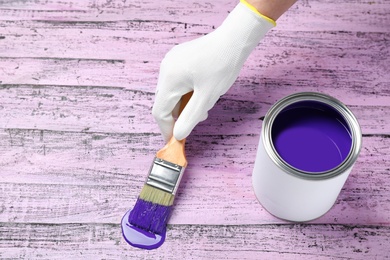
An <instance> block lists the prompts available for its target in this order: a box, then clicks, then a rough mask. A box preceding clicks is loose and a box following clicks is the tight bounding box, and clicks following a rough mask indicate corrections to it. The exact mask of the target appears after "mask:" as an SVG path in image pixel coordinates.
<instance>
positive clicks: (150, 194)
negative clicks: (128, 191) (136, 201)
mask: <svg viewBox="0 0 390 260" xmlns="http://www.w3.org/2000/svg"><path fill="white" fill-rule="evenodd" d="M139 197H140V199H143V200H146V201H150V202H153V203H156V204H159V205H163V206H171V205H172V204H173V200H174V199H175V196H174V195H172V194H171V193H168V192H165V191H163V190H160V189H157V188H154V187H152V186H150V185H148V184H145V185H144V187H143V188H142V190H141V194H140V195H139Z"/></svg>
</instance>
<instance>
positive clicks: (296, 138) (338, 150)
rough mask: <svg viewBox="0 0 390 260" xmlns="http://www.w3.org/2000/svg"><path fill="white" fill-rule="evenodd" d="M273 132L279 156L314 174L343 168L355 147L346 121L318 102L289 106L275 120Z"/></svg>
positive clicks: (295, 166) (293, 165) (297, 167)
mask: <svg viewBox="0 0 390 260" xmlns="http://www.w3.org/2000/svg"><path fill="white" fill-rule="evenodd" d="M271 131H272V133H271V134H272V141H273V144H274V147H275V149H276V151H277V153H278V154H279V156H280V157H281V158H282V159H283V160H284V161H285V162H287V163H288V164H289V165H291V166H292V167H294V168H296V169H299V170H302V171H306V172H310V173H312V174H316V173H321V172H325V171H329V170H331V169H334V168H335V167H337V166H338V165H340V164H341V163H342V162H343V161H344V160H345V159H346V158H347V156H348V154H349V152H350V150H351V146H352V137H351V133H350V129H349V127H348V124H347V123H346V121H345V119H344V118H343V117H342V116H341V115H340V114H339V113H338V112H337V111H335V110H334V109H333V108H331V107H329V106H327V105H324V104H320V103H318V102H311V101H306V102H300V103H297V104H295V105H292V106H290V107H287V108H286V109H284V110H283V111H282V112H281V113H280V114H279V115H278V116H277V117H276V118H275V121H274V123H273V125H272V130H271Z"/></svg>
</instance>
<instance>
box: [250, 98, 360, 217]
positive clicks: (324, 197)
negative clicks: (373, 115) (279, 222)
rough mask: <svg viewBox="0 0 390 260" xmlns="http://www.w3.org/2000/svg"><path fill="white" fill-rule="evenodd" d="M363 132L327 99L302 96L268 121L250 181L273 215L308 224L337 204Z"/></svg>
mask: <svg viewBox="0 0 390 260" xmlns="http://www.w3.org/2000/svg"><path fill="white" fill-rule="evenodd" d="M361 144H362V134H361V130H360V126H359V123H358V121H357V119H356V117H355V116H354V115H353V113H352V112H351V110H349V108H348V107H346V106H345V105H344V104H343V103H341V102H340V101H339V100H337V99H335V98H333V97H330V96H328V95H324V94H320V93H314V92H302V93H296V94H292V95H290V96H287V97H285V98H283V99H281V100H280V101H278V102H277V103H275V104H274V105H273V106H272V107H271V108H270V110H269V111H268V113H267V114H266V116H265V117H264V122H263V127H262V132H261V136H260V141H259V145H258V150H257V155H256V162H255V166H254V170H253V175H252V181H253V188H254V191H255V194H256V197H257V198H258V200H259V201H260V203H261V204H262V205H263V207H264V208H265V209H266V210H267V211H268V212H270V213H271V214H272V215H274V216H276V217H278V218H281V219H285V220H289V221H297V222H303V221H310V220H313V219H316V218H318V217H320V216H322V215H324V214H325V213H326V212H327V211H329V209H330V208H331V207H332V206H333V204H334V203H335V201H336V199H337V197H338V195H339V193H340V191H341V189H342V187H343V185H344V183H345V181H346V180H347V177H348V175H349V174H350V172H351V170H352V167H353V165H354V163H355V161H356V159H357V157H358V155H359V152H360V149H361Z"/></svg>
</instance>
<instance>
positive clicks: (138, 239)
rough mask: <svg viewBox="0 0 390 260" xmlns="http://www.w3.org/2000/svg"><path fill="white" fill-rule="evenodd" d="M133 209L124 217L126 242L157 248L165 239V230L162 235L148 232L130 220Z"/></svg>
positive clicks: (147, 247)
mask: <svg viewBox="0 0 390 260" xmlns="http://www.w3.org/2000/svg"><path fill="white" fill-rule="evenodd" d="M130 213H131V210H129V211H128V212H127V213H126V214H125V215H124V216H123V218H122V222H121V227H122V235H123V238H124V239H125V240H126V242H127V243H128V244H130V245H132V246H134V247H138V248H142V249H148V250H151V249H156V248H158V247H160V246H161V245H162V244H163V243H164V241H165V230H164V232H163V233H161V234H160V235H158V234H154V233H151V232H148V231H146V230H143V229H141V228H138V227H136V226H133V225H132V224H130V223H129V222H128V220H129V216H130Z"/></svg>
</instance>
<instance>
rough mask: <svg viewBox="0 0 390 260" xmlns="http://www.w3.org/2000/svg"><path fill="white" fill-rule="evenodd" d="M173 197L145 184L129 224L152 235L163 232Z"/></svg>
mask: <svg viewBox="0 0 390 260" xmlns="http://www.w3.org/2000/svg"><path fill="white" fill-rule="evenodd" d="M174 198H175V196H174V195H172V194H170V193H168V192H165V191H162V190H160V189H157V188H153V187H152V186H149V185H147V184H145V185H144V187H143V188H142V191H141V194H140V196H139V198H138V200H137V202H136V203H135V206H134V208H133V210H132V211H131V213H130V216H129V223H130V224H132V225H134V226H137V227H139V228H141V229H143V230H146V231H148V232H152V233H154V234H162V233H164V232H165V229H166V225H167V223H168V219H169V216H170V213H171V210H172V204H173V200H174Z"/></svg>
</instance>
